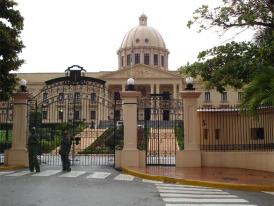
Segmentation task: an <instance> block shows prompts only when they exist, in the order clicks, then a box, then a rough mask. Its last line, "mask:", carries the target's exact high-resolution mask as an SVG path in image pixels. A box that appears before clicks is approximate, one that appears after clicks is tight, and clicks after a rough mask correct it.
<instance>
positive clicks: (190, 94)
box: [180, 90, 202, 98]
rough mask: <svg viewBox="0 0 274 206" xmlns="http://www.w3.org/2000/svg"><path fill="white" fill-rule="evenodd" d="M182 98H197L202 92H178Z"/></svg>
mask: <svg viewBox="0 0 274 206" xmlns="http://www.w3.org/2000/svg"><path fill="white" fill-rule="evenodd" d="M180 94H181V96H182V98H198V97H199V96H200V95H201V94H202V92H200V91H195V90H194V91H193V90H186V91H181V92H180Z"/></svg>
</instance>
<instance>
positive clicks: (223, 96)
mask: <svg viewBox="0 0 274 206" xmlns="http://www.w3.org/2000/svg"><path fill="white" fill-rule="evenodd" d="M221 102H227V92H223V93H221Z"/></svg>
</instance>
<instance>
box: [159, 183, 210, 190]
mask: <svg viewBox="0 0 274 206" xmlns="http://www.w3.org/2000/svg"><path fill="white" fill-rule="evenodd" d="M156 186H161V187H183V188H206V189H211V187H203V186H193V185H176V184H166V183H163V184H156Z"/></svg>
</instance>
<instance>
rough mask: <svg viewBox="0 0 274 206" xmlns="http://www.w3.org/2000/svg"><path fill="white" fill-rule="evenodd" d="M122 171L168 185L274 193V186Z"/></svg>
mask: <svg viewBox="0 0 274 206" xmlns="http://www.w3.org/2000/svg"><path fill="white" fill-rule="evenodd" d="M121 170H122V171H123V172H124V173H126V174H129V175H133V176H136V177H139V178H143V179H149V180H155V181H162V182H166V183H174V184H184V185H194V186H204V187H215V188H220V189H233V190H244V191H255V192H261V191H270V192H274V185H273V186H265V185H254V184H232V183H221V182H214V181H199V180H192V179H183V178H173V177H166V176H158V175H151V174H146V173H142V172H138V171H135V170H132V169H129V168H123V167H122V168H121Z"/></svg>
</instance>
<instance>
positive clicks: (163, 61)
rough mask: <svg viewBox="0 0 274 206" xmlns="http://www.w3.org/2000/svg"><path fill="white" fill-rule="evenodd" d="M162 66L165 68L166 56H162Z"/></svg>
mask: <svg viewBox="0 0 274 206" xmlns="http://www.w3.org/2000/svg"><path fill="white" fill-rule="evenodd" d="M161 66H162V67H164V66H165V59H164V56H161Z"/></svg>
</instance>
